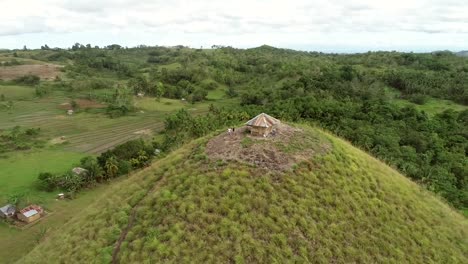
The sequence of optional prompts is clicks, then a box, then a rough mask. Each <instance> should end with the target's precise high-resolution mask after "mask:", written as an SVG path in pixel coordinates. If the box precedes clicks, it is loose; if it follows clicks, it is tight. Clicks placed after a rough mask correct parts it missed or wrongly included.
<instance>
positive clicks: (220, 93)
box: [206, 87, 226, 100]
mask: <svg viewBox="0 0 468 264" xmlns="http://www.w3.org/2000/svg"><path fill="white" fill-rule="evenodd" d="M225 96H226V90H225V89H224V88H221V87H220V88H218V89H215V90H212V91H208V95H207V96H206V99H208V100H219V99H223V97H225Z"/></svg>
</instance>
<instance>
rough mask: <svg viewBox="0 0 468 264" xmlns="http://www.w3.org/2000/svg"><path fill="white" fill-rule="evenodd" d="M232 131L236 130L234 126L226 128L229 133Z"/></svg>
mask: <svg viewBox="0 0 468 264" xmlns="http://www.w3.org/2000/svg"><path fill="white" fill-rule="evenodd" d="M234 131H236V128H235V127H233V128H229V129H228V133H229V134H231V133H232V132H234Z"/></svg>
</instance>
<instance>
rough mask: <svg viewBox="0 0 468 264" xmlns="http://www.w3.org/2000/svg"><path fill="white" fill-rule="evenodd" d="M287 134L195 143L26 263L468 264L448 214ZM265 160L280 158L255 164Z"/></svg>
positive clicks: (356, 154)
mask: <svg viewBox="0 0 468 264" xmlns="http://www.w3.org/2000/svg"><path fill="white" fill-rule="evenodd" d="M286 130H287V131H290V132H291V133H289V132H288V133H285V134H283V135H281V133H278V134H279V138H277V139H274V138H272V139H271V140H270V139H267V140H265V139H264V138H255V137H250V136H249V135H247V134H246V133H244V132H243V131H242V130H239V129H236V133H237V134H235V135H226V133H227V132H225V131H222V132H220V131H218V132H216V133H214V134H212V135H210V136H207V137H204V138H200V139H197V140H194V141H192V142H191V143H189V144H187V145H184V146H183V147H181V148H179V149H178V150H176V151H174V152H172V153H171V154H169V155H168V156H166V157H165V158H162V159H160V160H158V161H156V162H154V163H153V164H152V165H151V166H150V167H148V168H146V169H143V170H141V171H139V172H137V173H136V174H134V175H132V176H130V177H129V178H128V179H125V180H123V181H121V182H118V183H116V184H115V185H113V186H112V187H111V188H109V189H108V190H107V191H106V192H105V193H103V195H102V196H101V197H100V198H98V199H96V201H95V202H94V204H91V205H90V206H89V207H88V208H87V209H86V210H84V211H82V212H80V214H78V215H77V216H75V217H74V218H73V219H72V220H71V221H70V222H69V223H67V224H65V225H64V226H63V227H62V228H61V229H59V230H57V231H56V232H54V233H52V234H49V235H48V236H47V237H45V239H44V240H43V241H42V242H41V243H40V244H39V245H38V246H37V247H36V248H35V249H34V250H33V251H32V252H31V253H29V254H28V255H27V256H26V257H25V258H23V259H22V260H20V263H51V262H52V263H75V262H76V263H77V262H80V263H91V262H93V263H94V262H95V263H111V262H112V263H142V262H144V261H146V262H149V263H156V262H173V263H181V262H203V263H206V262H208V263H215V262H216V263H226V262H236V263H257V262H263V263H271V262H275V261H276V262H280V263H284V262H287V261H296V262H320V263H330V262H339V263H343V262H360V263H362V262H365V263H381V262H395V263H402V262H408V263H427V262H439V263H466V262H467V261H468V259H467V256H466V252H467V250H468V245H467V242H466V237H467V235H468V234H467V230H468V224H467V222H466V219H464V218H463V217H462V216H461V215H459V214H458V213H456V212H455V211H453V210H452V209H451V208H450V207H448V206H447V205H446V204H444V203H442V202H441V201H440V200H439V199H437V198H435V197H434V196H433V195H432V194H430V193H428V192H427V191H425V190H423V189H422V188H421V187H419V186H418V185H417V184H415V183H413V182H411V181H409V180H408V179H407V178H405V177H404V176H402V175H400V174H399V173H397V172H396V171H395V170H393V169H391V168H390V167H388V166H387V165H385V164H383V163H382V162H380V161H378V160H376V159H374V158H372V157H371V156H369V155H368V154H366V153H364V152H363V151H361V150H359V149H357V148H355V147H353V146H351V145H350V144H349V143H347V142H345V141H343V140H341V139H339V138H337V137H334V136H331V135H330V134H328V133H325V132H323V131H321V130H319V129H315V128H311V127H308V126H302V125H301V126H298V125H293V126H292V127H289V126H287V128H286ZM227 137H233V138H232V139H229V138H227ZM227 139H229V140H231V141H232V142H230V144H226V145H224V146H223V145H220V144H221V143H223V141H225V140H227ZM301 142H304V143H303V144H302V143H301ZM213 144H214V145H217V146H220V147H225V148H229V146H230V145H232V146H233V148H236V149H237V150H238V151H234V153H231V155H229V156H226V155H227V152H222V151H217V152H216V151H214V149H213ZM240 149H242V151H241V150H240ZM215 150H216V149H215ZM265 150H268V151H270V152H273V153H274V155H273V156H274V157H282V158H281V159H280V160H279V161H278V160H276V161H275V159H268V158H260V160H262V159H263V160H264V161H265V160H266V161H267V162H264V163H261V162H260V163H259V162H255V161H258V160H259V158H255V155H258V154H261V153H263V152H265ZM244 153H250V154H252V155H251V157H253V158H246V159H243V158H242V157H243V156H244V155H243V154H244ZM267 157H269V156H267ZM281 160H283V161H284V160H286V162H283V163H282V166H281V170H280V169H275V167H271V166H270V163H271V162H274V161H275V162H281Z"/></svg>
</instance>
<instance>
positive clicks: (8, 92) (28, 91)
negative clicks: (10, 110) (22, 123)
mask: <svg viewBox="0 0 468 264" xmlns="http://www.w3.org/2000/svg"><path fill="white" fill-rule="evenodd" d="M2 94H3V95H4V96H5V100H7V101H9V100H27V99H32V98H33V97H34V96H35V90H34V88H33V87H30V86H18V85H0V96H1V95H2Z"/></svg>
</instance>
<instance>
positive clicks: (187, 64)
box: [15, 43, 468, 209]
mask: <svg viewBox="0 0 468 264" xmlns="http://www.w3.org/2000/svg"><path fill="white" fill-rule="evenodd" d="M15 54H16V53H15ZM16 56H19V57H20V58H21V57H23V58H32V59H40V60H43V61H50V62H53V63H61V64H64V65H66V66H65V67H64V69H63V71H64V72H65V76H66V77H65V78H62V79H57V80H55V81H54V84H53V85H52V86H53V87H52V88H51V87H47V86H44V85H38V86H37V87H36V90H37V93H38V95H40V94H46V93H47V90H48V89H54V87H60V89H66V90H71V91H85V93H83V96H87V97H89V98H90V99H96V100H101V101H105V102H107V103H108V105H109V108H108V111H109V113H110V115H111V116H113V117H117V116H119V115H124V114H126V113H128V112H131V111H134V109H133V106H132V96H133V95H138V94H145V95H146V96H152V97H155V98H156V99H158V98H161V97H166V98H175V99H183V100H187V101H188V102H198V101H207V100H209V98H207V94H208V92H209V91H213V90H220V91H223V93H224V94H223V96H224V97H226V98H232V102H233V103H232V104H229V105H226V106H225V107H224V108H223V109H219V108H212V109H211V111H210V113H209V114H208V115H206V116H199V117H191V116H190V115H188V114H186V113H183V112H181V113H178V114H176V115H174V116H171V117H169V118H168V119H167V120H166V135H165V138H164V139H163V140H159V142H157V143H154V144H156V146H158V147H159V148H161V149H170V146H171V144H172V145H174V144H176V143H177V144H179V143H180V142H182V141H183V139H188V138H193V137H198V136H201V135H204V134H206V133H207V132H209V131H211V130H213V129H218V128H220V127H222V126H223V125H227V124H233V123H236V122H241V121H242V120H245V118H246V117H248V116H251V115H253V114H256V113H259V112H268V113H269V114H271V115H273V116H275V117H277V118H279V119H281V120H284V121H295V122H307V123H312V124H315V125H316V126H319V127H322V128H324V129H326V130H329V131H331V132H332V133H335V134H337V135H339V136H341V137H343V138H345V139H347V140H349V141H350V142H352V143H353V144H354V145H355V146H358V147H360V148H361V149H364V150H365V151H367V152H369V153H371V154H372V155H374V156H375V157H377V158H379V159H380V160H383V161H385V162H386V163H387V164H389V165H391V166H393V167H394V168H396V169H397V170H399V171H401V172H402V173H403V174H404V175H406V176H408V177H409V178H411V179H412V180H414V181H416V182H418V183H420V184H421V185H423V186H425V187H426V188H427V189H429V190H431V191H433V192H435V193H437V194H439V195H440V196H441V197H443V198H444V199H446V200H447V201H448V202H449V203H450V204H452V205H453V206H454V207H456V208H459V209H466V208H468V177H467V176H468V158H467V152H468V110H461V111H458V110H453V109H446V110H444V111H430V108H429V107H427V110H426V108H424V107H419V106H424V105H427V104H428V102H431V101H433V100H436V102H439V101H446V100H449V101H451V102H453V103H456V104H458V105H461V106H466V105H468V59H467V58H466V57H459V56H457V55H456V54H454V53H451V52H447V51H440V52H433V53H424V54H417V53H400V52H368V53H362V54H324V53H318V52H299V51H293V50H286V49H277V48H273V47H269V46H261V47H258V48H253V49H247V50H243V49H235V48H231V47H222V46H213V47H212V49H189V48H186V47H182V46H178V47H147V46H140V47H135V48H124V47H121V46H119V45H110V46H107V47H103V48H99V47H92V46H91V45H81V44H78V43H77V44H75V45H74V46H73V47H72V48H71V49H68V50H63V49H50V48H49V47H46V46H44V47H43V49H42V50H41V51H39V52H34V53H27V52H22V53H20V54H19V55H16ZM70 62H72V63H70ZM17 81H18V82H31V80H29V79H27V78H26V79H21V80H17ZM32 81H34V80H32ZM103 88H112V89H113V90H114V92H113V93H112V94H106V93H94V92H91V91H89V90H99V89H103ZM402 102H407V103H402ZM463 109H466V108H463ZM219 119H223V120H228V121H226V122H223V121H219ZM181 128H184V129H181ZM181 139H182V140H181ZM103 167H104V165H103Z"/></svg>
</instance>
